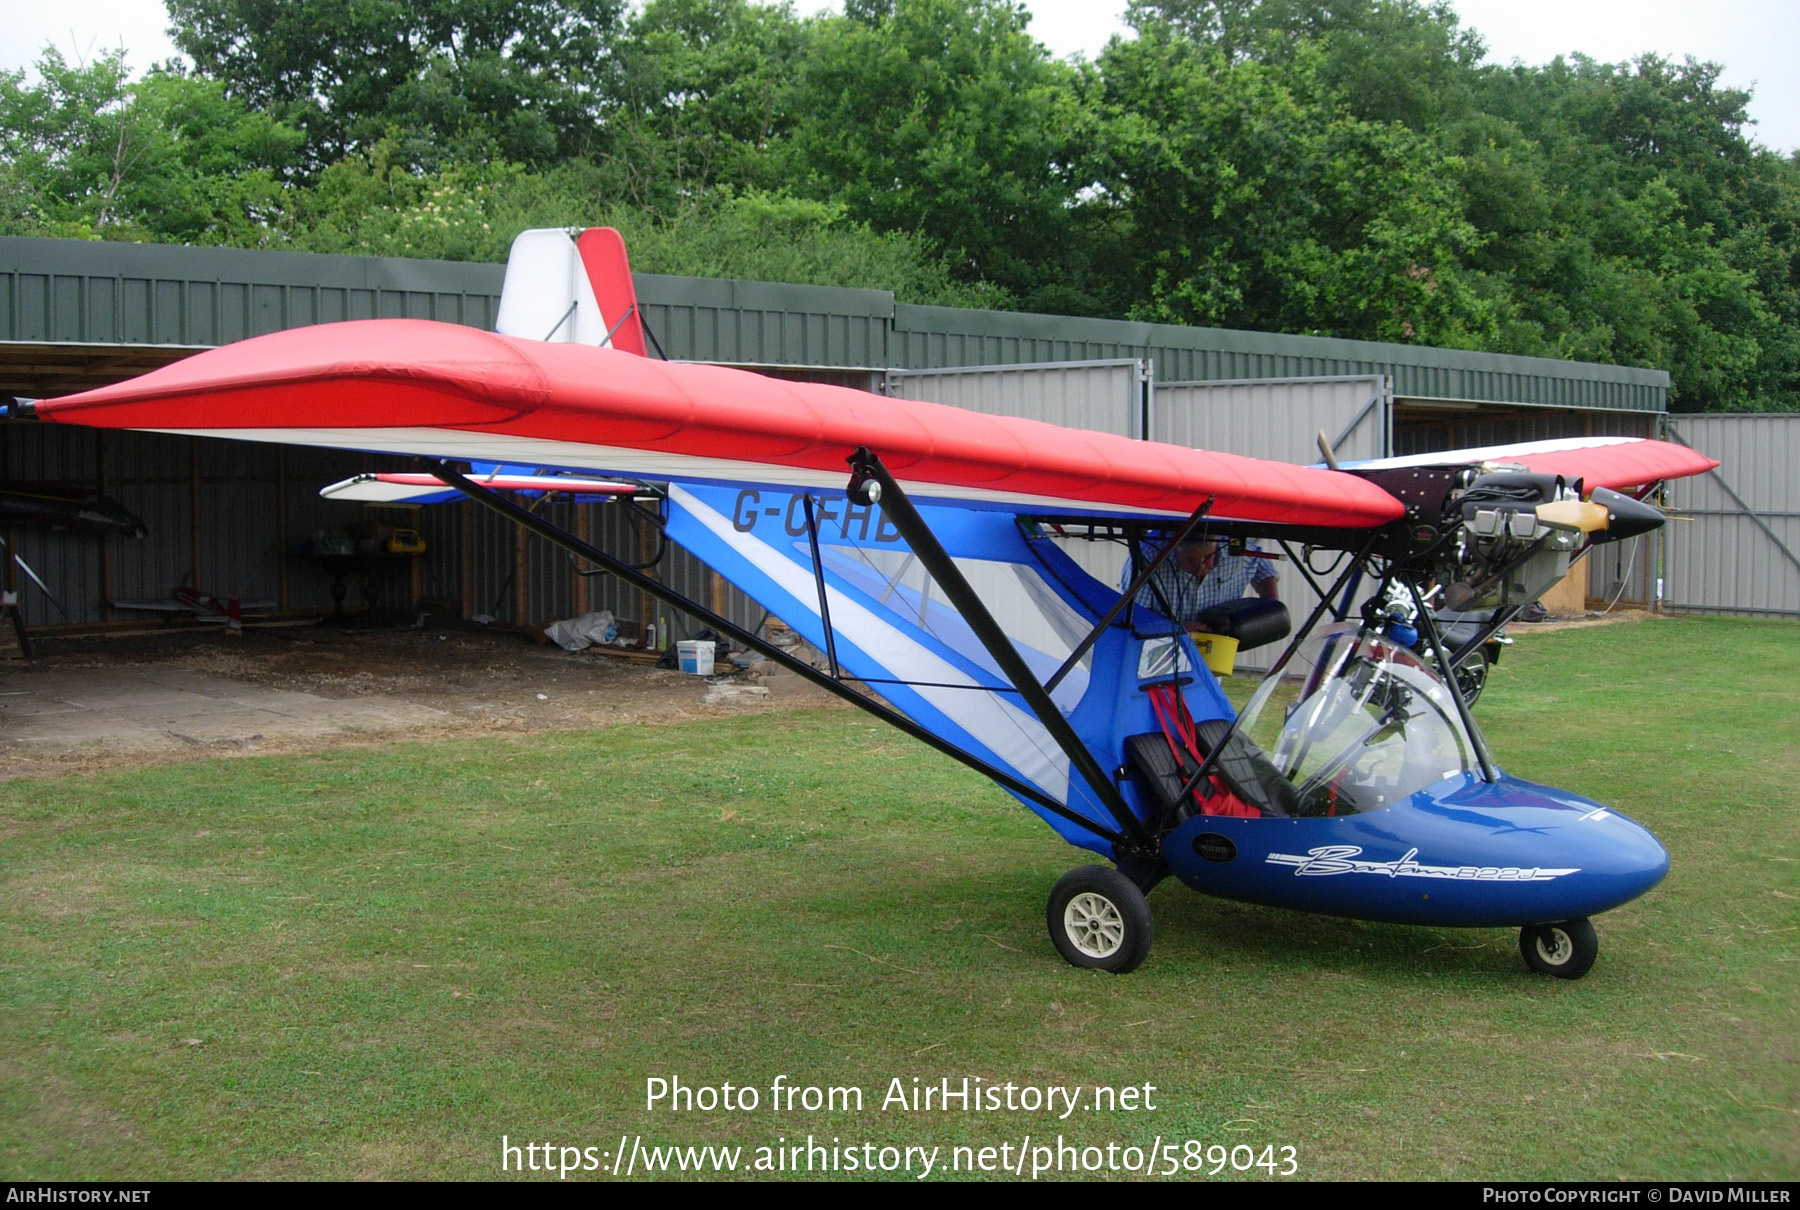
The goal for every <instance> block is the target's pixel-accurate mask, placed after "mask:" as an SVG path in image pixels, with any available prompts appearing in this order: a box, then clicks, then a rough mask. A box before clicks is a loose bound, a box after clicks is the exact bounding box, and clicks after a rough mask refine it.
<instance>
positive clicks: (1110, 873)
mask: <svg viewBox="0 0 1800 1210" xmlns="http://www.w3.org/2000/svg"><path fill="white" fill-rule="evenodd" d="M1045 916H1046V918H1047V920H1046V922H1047V923H1048V924H1049V926H1050V940H1051V941H1053V942H1055V943H1056V950H1057V952H1058V953H1060V954H1061V955H1062V956H1063V957H1064V958H1065V959H1067V960H1068V961H1069V962H1070V963H1071V964H1072V965H1074V966H1079V967H1084V968H1086V969H1088V970H1100V971H1111V972H1112V973H1113V974H1115V975H1123V974H1125V973H1126V972H1127V971H1132V970H1136V969H1137V966H1138V964H1139V963H1140V962H1142V961H1143V960H1144V956H1145V955H1146V954H1148V953H1149V952H1150V939H1151V935H1152V933H1153V931H1154V930H1153V927H1152V925H1151V921H1150V904H1149V903H1148V902H1146V901H1145V899H1144V892H1143V891H1141V890H1139V889H1138V885H1137V883H1135V882H1133V881H1131V879H1129V878H1127V877H1125V875H1123V874H1121V873H1119V871H1117V870H1114V869H1109V868H1108V867H1106V866H1103V865H1087V866H1082V867H1081V868H1080V869H1078V870H1070V871H1069V872H1068V873H1067V874H1064V875H1063V876H1062V879H1061V880H1060V881H1059V882H1057V884H1056V889H1054V890H1053V891H1051V892H1050V903H1049V905H1048V907H1047V909H1046V911H1045Z"/></svg>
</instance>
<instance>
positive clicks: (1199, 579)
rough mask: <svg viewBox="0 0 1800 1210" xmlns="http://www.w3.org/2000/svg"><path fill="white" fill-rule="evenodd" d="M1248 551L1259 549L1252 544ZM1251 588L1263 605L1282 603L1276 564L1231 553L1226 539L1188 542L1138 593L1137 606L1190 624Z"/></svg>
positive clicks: (1193, 539) (1200, 539) (1201, 539)
mask: <svg viewBox="0 0 1800 1210" xmlns="http://www.w3.org/2000/svg"><path fill="white" fill-rule="evenodd" d="M1246 549H1247V550H1257V549H1258V547H1257V546H1256V545H1255V544H1254V543H1250V544H1247V546H1246ZM1246 589H1248V590H1250V591H1252V592H1254V593H1256V595H1257V596H1259V597H1262V598H1263V599H1264V600H1269V601H1274V600H1278V599H1279V598H1280V591H1279V583H1278V581H1277V580H1276V577H1275V565H1274V564H1273V563H1271V562H1270V561H1269V560H1267V559H1255V558H1250V557H1248V556H1245V555H1230V554H1227V553H1226V540H1225V539H1224V538H1189V539H1188V540H1187V541H1186V542H1183V543H1181V544H1180V545H1179V546H1177V547H1176V548H1175V553H1174V554H1172V555H1170V556H1169V557H1168V559H1166V560H1164V562H1163V565H1162V566H1161V567H1159V568H1157V569H1156V574H1155V575H1153V576H1151V577H1150V581H1149V583H1147V584H1145V585H1144V586H1143V587H1142V588H1141V589H1139V590H1138V595H1137V599H1136V604H1138V605H1139V606H1141V607H1143V608H1145V609H1150V610H1154V611H1155V612H1156V613H1159V614H1160V613H1163V611H1164V609H1165V608H1166V609H1167V610H1168V612H1169V614H1170V615H1172V616H1171V617H1170V620H1171V621H1174V622H1179V623H1181V624H1182V625H1189V624H1190V623H1192V622H1193V621H1194V620H1195V619H1196V618H1198V617H1199V616H1200V615H1201V614H1204V613H1207V612H1210V611H1211V610H1214V609H1217V608H1219V607H1220V606H1221V605H1227V604H1230V603H1231V602H1232V601H1235V600H1237V599H1238V598H1239V597H1241V596H1243V595H1244V592H1245V590H1246ZM1159 593H1160V595H1159ZM1164 602H1167V604H1166V606H1165V604H1164ZM1194 629H1203V627H1194Z"/></svg>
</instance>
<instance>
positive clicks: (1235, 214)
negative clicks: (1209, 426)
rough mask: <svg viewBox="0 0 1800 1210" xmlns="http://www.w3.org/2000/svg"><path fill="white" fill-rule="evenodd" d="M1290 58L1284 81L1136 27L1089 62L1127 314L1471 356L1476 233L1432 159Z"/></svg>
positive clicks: (1408, 136) (1255, 64)
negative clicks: (1469, 270)
mask: <svg viewBox="0 0 1800 1210" xmlns="http://www.w3.org/2000/svg"><path fill="white" fill-rule="evenodd" d="M1322 58H1323V56H1322V54H1321V53H1320V52H1319V51H1317V50H1316V49H1306V48H1303V49H1302V50H1301V51H1299V52H1298V53H1297V54H1296V55H1295V57H1294V61H1293V62H1292V63H1291V64H1290V65H1289V67H1288V69H1287V70H1286V71H1277V70H1276V69H1275V68H1273V67H1271V66H1270V65H1269V64H1267V63H1264V62H1259V61H1257V60H1253V59H1244V58H1235V59H1234V58H1233V57H1232V56H1231V55H1229V54H1228V53H1227V52H1226V51H1225V50H1224V49H1223V48H1221V47H1217V46H1203V45H1197V44H1196V43H1194V42H1193V41H1192V40H1190V39H1188V38H1186V37H1183V36H1181V35H1180V34H1179V32H1178V31H1176V30H1175V29H1174V28H1173V27H1171V26H1169V25H1166V24H1162V23H1150V22H1146V24H1145V25H1144V26H1143V27H1142V28H1141V29H1140V31H1139V36H1138V37H1137V38H1136V39H1135V40H1132V41H1129V42H1126V41H1119V42H1115V43H1114V44H1113V45H1112V46H1111V47H1110V48H1109V49H1108V51H1107V53H1106V55H1105V56H1103V57H1102V59H1101V61H1100V68H1101V70H1102V72H1103V73H1104V74H1105V77H1106V84H1107V103H1108V116H1109V117H1110V118H1111V119H1112V122H1111V127H1110V131H1109V133H1110V135H1111V138H1110V148H1111V157H1110V158H1111V164H1110V167H1111V170H1112V171H1111V173H1110V179H1108V181H1107V198H1106V201H1107V204H1110V205H1111V206H1113V207H1114V208H1115V209H1116V210H1117V211H1118V213H1119V214H1120V216H1121V218H1122V219H1123V221H1124V223H1125V224H1126V225H1127V226H1128V228H1129V230H1130V232H1131V234H1130V235H1129V236H1128V237H1127V238H1126V240H1125V244H1126V247H1127V248H1128V249H1129V255H1128V256H1127V260H1128V262H1129V263H1130V264H1131V265H1133V266H1134V267H1135V269H1136V271H1137V272H1138V273H1139V274H1140V280H1139V281H1138V282H1137V283H1135V285H1134V287H1133V288H1132V289H1131V291H1130V294H1131V296H1132V297H1134V298H1136V299H1138V300H1140V301H1138V302H1137V303H1136V306H1135V308H1134V309H1135V310H1136V311H1137V313H1138V314H1140V315H1142V316H1143V317H1145V318H1153V319H1159V320H1165V321H1169V322H1178V323H1201V324H1213V325H1220V326H1226V327H1240V328H1260V329H1266V330H1275V331H1290V332H1320V333H1327V334H1330V335H1336V336H1355V337H1364V338H1371V339H1382V340H1421V341H1424V342H1426V343H1431V344H1449V345H1474V344H1478V343H1481V342H1482V338H1484V337H1487V336H1489V335H1490V333H1491V320H1490V318H1489V316H1488V314H1487V309H1486V307H1485V306H1484V305H1483V303H1482V302H1481V300H1480V299H1479V298H1478V297H1477V296H1476V295H1475V294H1474V293H1473V292H1472V291H1470V290H1468V289H1467V288H1465V287H1464V286H1463V284H1462V282H1461V270H1460V267H1459V258H1460V257H1461V255H1462V254H1463V253H1464V252H1465V251H1466V250H1468V249H1470V248H1472V247H1473V246H1475V245H1476V244H1477V243H1478V242H1479V240H1478V234H1477V232H1476V230H1475V228H1474V227H1473V226H1472V225H1471V224H1470V223H1468V222H1467V221H1466V219H1465V218H1464V217H1463V215H1462V214H1461V213H1459V201H1460V199H1459V198H1458V197H1457V195H1456V192H1455V190H1454V188H1453V187H1452V186H1451V184H1450V182H1449V181H1448V180H1447V179H1446V178H1445V177H1444V176H1443V175H1442V172H1441V169H1442V168H1443V166H1444V165H1443V162H1442V159H1441V157H1439V156H1437V155H1436V153H1435V150H1434V148H1433V147H1432V146H1431V144H1430V143H1429V141H1428V140H1426V139H1425V138H1423V137H1421V136H1419V135H1416V134H1414V133H1413V132H1411V131H1409V130H1407V129H1406V128H1405V127H1404V126H1401V125H1399V124H1398V123H1374V122H1369V121H1365V120H1362V119H1359V118H1357V117H1355V116H1354V115H1352V114H1351V113H1350V112H1348V110H1347V109H1346V108H1345V107H1343V106H1341V105H1340V104H1338V103H1337V102H1336V100H1335V99H1334V97H1333V95H1332V94H1331V92H1330V90H1329V89H1327V88H1326V86H1325V85H1324V82H1323V80H1322V78H1321V74H1322V73H1321V67H1322Z"/></svg>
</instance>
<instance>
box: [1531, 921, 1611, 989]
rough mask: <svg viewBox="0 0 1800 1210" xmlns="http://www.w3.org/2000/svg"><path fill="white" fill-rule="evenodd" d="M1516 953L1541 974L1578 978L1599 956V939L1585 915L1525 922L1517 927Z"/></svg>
mask: <svg viewBox="0 0 1800 1210" xmlns="http://www.w3.org/2000/svg"><path fill="white" fill-rule="evenodd" d="M1519 953H1520V954H1521V955H1523V957H1524V959H1525V965H1526V966H1529V967H1530V968H1531V969H1532V970H1534V971H1536V972H1538V974H1540V975H1551V976H1553V977H1555V978H1558V979H1579V978H1581V977H1582V976H1583V975H1585V974H1587V973H1588V968H1589V967H1591V966H1593V965H1594V959H1595V958H1597V957H1599V956H1600V939H1599V938H1598V937H1596V936H1595V935H1594V925H1593V922H1592V921H1590V920H1589V919H1588V918H1587V917H1586V916H1577V917H1576V918H1575V919H1573V920H1561V921H1558V922H1557V923H1555V924H1528V925H1526V926H1525V927H1524V928H1522V929H1520V930H1519Z"/></svg>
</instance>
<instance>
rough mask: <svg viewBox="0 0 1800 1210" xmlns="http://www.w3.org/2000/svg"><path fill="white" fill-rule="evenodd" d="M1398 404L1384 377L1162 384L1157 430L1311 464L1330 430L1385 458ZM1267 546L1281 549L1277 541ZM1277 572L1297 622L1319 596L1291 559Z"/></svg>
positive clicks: (1257, 655) (1264, 663)
mask: <svg viewBox="0 0 1800 1210" xmlns="http://www.w3.org/2000/svg"><path fill="white" fill-rule="evenodd" d="M1390 404H1391V396H1390V392H1389V389H1388V382H1387V379H1385V378H1383V377H1379V376H1366V377H1339V378H1298V379H1274V380H1268V381H1260V382H1257V381H1252V382H1181V383H1166V384H1165V383H1159V384H1157V388H1156V395H1155V399H1154V402H1153V403H1152V405H1151V432H1152V435H1153V436H1154V437H1155V438H1156V440H1158V441H1167V442H1171V443H1173V444H1175V445H1185V446H1190V447H1192V448H1194V449H1209V450H1225V451H1228V452H1230V453H1233V454H1244V455H1246V456H1248V457H1252V458H1270V459H1273V460H1275V461H1277V462H1295V463H1300V464H1303V465H1304V464H1308V463H1314V462H1318V461H1319V446H1318V435H1319V433H1320V432H1321V431H1323V432H1324V434H1325V436H1326V438H1327V439H1328V440H1330V441H1331V442H1333V447H1334V452H1335V453H1336V454H1337V455H1338V457H1340V458H1343V459H1346V460H1348V459H1351V458H1380V457H1383V456H1384V455H1386V454H1387V453H1388V452H1389V450H1388V445H1389V438H1388V434H1389V411H1390ZM1263 549H1264V550H1267V551H1270V552H1271V553H1275V552H1276V548H1275V546H1274V545H1273V544H1270V543H1265V544H1264V546H1263ZM1275 572H1276V578H1277V580H1278V581H1279V583H1280V592H1281V599H1282V600H1283V601H1285V602H1287V606H1288V611H1289V612H1290V613H1291V614H1292V615H1293V618H1294V624H1295V625H1296V626H1297V625H1299V624H1300V621H1301V620H1302V619H1304V618H1305V617H1306V615H1307V614H1308V613H1310V612H1311V611H1312V609H1313V607H1314V606H1315V605H1317V604H1318V600H1319V598H1318V596H1317V594H1315V593H1314V592H1313V591H1312V590H1311V589H1310V588H1308V587H1307V584H1306V578H1305V577H1304V576H1302V575H1301V574H1300V572H1299V571H1298V570H1297V569H1296V568H1295V567H1294V566H1293V565H1292V564H1291V563H1288V562H1285V561H1277V562H1276V563H1275ZM1281 651H1282V645H1281V644H1278V643H1277V644H1271V645H1270V646H1268V647H1264V648H1259V649H1257V650H1254V651H1247V652H1245V653H1244V654H1243V656H1242V657H1241V658H1240V659H1239V661H1238V667H1239V668H1240V669H1242V670H1243V671H1244V672H1247V673H1248V672H1256V671H1260V670H1262V669H1265V668H1267V667H1268V666H1269V665H1270V664H1271V663H1272V662H1273V661H1274V660H1275V659H1276V657H1278V656H1279V655H1280V654H1281Z"/></svg>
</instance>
